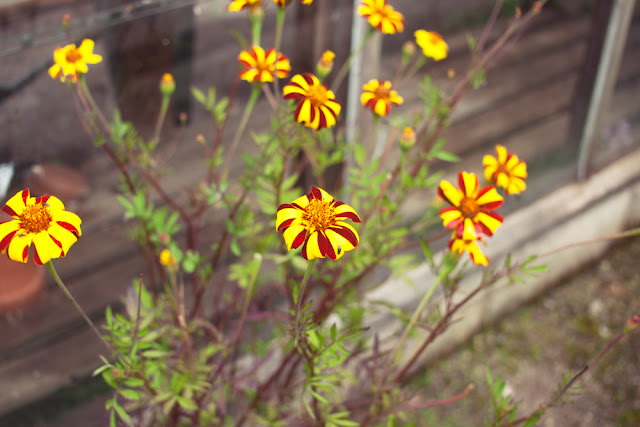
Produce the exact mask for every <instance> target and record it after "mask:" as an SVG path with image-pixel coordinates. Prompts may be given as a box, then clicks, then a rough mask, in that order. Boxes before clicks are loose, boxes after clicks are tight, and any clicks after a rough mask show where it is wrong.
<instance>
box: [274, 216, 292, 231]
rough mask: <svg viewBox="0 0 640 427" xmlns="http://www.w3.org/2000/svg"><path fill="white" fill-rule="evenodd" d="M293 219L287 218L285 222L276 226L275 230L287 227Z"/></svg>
mask: <svg viewBox="0 0 640 427" xmlns="http://www.w3.org/2000/svg"><path fill="white" fill-rule="evenodd" d="M294 219H295V218H291V219H288V220H286V221H285V222H283V223H282V224H280V227H278V230H277V231H280V230H284V229H285V228H287V227H289V226H290V225H291V223H292V222H293V221H294Z"/></svg>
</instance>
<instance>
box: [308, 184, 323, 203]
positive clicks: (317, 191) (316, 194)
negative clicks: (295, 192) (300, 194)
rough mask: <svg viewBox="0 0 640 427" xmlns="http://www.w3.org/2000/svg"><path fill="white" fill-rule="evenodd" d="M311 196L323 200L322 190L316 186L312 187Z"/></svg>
mask: <svg viewBox="0 0 640 427" xmlns="http://www.w3.org/2000/svg"><path fill="white" fill-rule="evenodd" d="M309 196H313V198H314V199H316V200H322V193H321V192H320V189H318V188H316V187H311V193H310V194H309Z"/></svg>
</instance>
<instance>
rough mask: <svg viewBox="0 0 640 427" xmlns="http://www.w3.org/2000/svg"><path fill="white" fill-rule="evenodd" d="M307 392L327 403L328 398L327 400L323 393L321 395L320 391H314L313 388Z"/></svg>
mask: <svg viewBox="0 0 640 427" xmlns="http://www.w3.org/2000/svg"><path fill="white" fill-rule="evenodd" d="M309 393H310V394H311V395H312V396H313V397H314V398H315V399H316V400H318V401H320V402H322V403H329V400H327V398H326V397H324V396H323V395H321V394H320V393H318V392H316V391H314V390H313V389H311V388H310V389H309Z"/></svg>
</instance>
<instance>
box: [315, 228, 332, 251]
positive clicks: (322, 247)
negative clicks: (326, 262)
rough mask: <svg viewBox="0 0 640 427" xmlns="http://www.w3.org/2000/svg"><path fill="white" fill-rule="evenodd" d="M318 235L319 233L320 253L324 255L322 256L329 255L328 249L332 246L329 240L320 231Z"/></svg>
mask: <svg viewBox="0 0 640 427" xmlns="http://www.w3.org/2000/svg"><path fill="white" fill-rule="evenodd" d="M317 233H318V247H319V248H320V253H321V254H322V256H325V255H326V254H327V247H328V246H331V245H330V244H329V239H328V238H327V236H326V235H325V234H324V233H323V232H321V231H318V232H317Z"/></svg>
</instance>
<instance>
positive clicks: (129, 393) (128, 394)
mask: <svg viewBox="0 0 640 427" xmlns="http://www.w3.org/2000/svg"><path fill="white" fill-rule="evenodd" d="M118 393H120V394H121V395H122V396H123V397H124V398H125V399H128V400H133V401H137V400H140V393H138V392H137V391H135V390H129V389H122V390H118Z"/></svg>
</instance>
